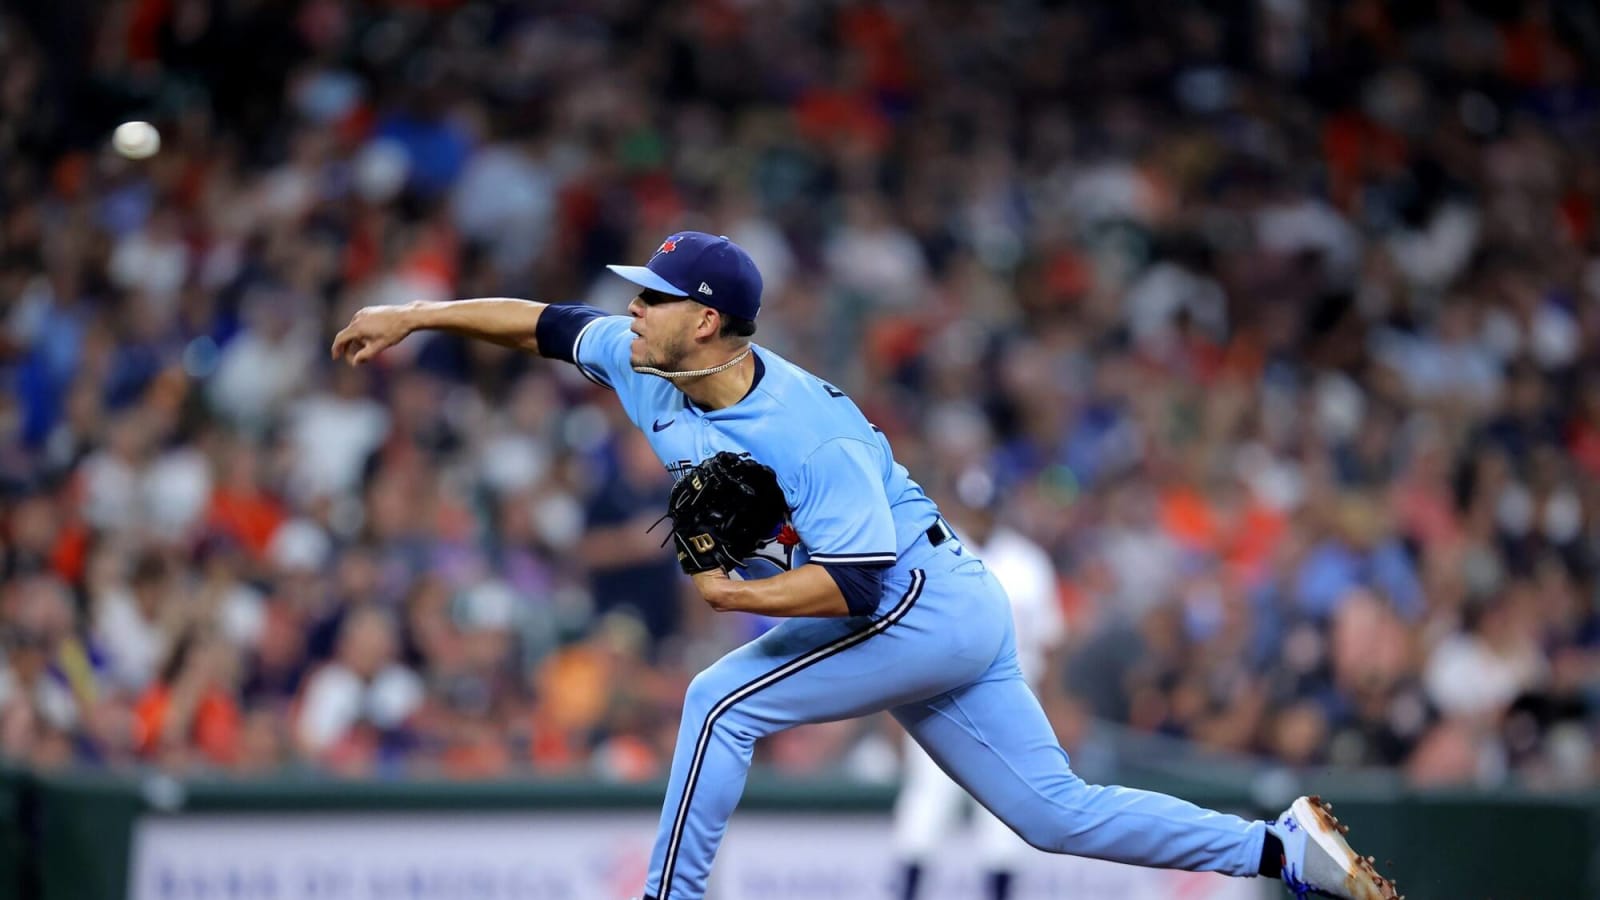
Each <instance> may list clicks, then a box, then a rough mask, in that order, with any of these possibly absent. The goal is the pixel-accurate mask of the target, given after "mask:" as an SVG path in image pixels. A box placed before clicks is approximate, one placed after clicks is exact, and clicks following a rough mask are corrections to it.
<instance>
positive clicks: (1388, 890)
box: [1267, 797, 1405, 900]
mask: <svg viewBox="0 0 1600 900" xmlns="http://www.w3.org/2000/svg"><path fill="white" fill-rule="evenodd" d="M1267 829H1268V830H1269V831H1271V832H1272V833H1273V834H1274V835H1276V836H1277V838H1278V840H1279V841H1281V842H1282V843H1283V883H1284V884H1285V885H1287V886H1288V887H1289V890H1291V891H1294V895H1295V897H1296V898H1300V900H1303V898H1305V897H1309V896H1311V895H1312V894H1315V895H1317V896H1320V897H1336V898H1340V900H1405V898H1404V897H1402V896H1401V895H1400V892H1399V891H1398V890H1396V889H1395V886H1394V882H1392V881H1390V880H1389V879H1387V878H1384V877H1383V876H1382V875H1379V874H1378V869H1377V867H1376V866H1374V865H1373V860H1372V857H1370V856H1365V857H1363V856H1357V855H1356V852H1355V851H1354V850H1352V849H1350V845H1349V844H1348V843H1346V842H1345V839H1344V836H1345V835H1346V834H1348V833H1349V831H1350V826H1348V825H1341V824H1339V820H1338V819H1336V818H1334V816H1333V804H1331V803H1325V802H1323V800H1322V798H1321V797H1301V798H1300V799H1298V800H1296V801H1294V803H1292V804H1290V805H1289V808H1288V809H1286V810H1284V811H1283V815H1281V816H1279V817H1278V818H1277V819H1276V820H1275V821H1272V822H1268V823H1267Z"/></svg>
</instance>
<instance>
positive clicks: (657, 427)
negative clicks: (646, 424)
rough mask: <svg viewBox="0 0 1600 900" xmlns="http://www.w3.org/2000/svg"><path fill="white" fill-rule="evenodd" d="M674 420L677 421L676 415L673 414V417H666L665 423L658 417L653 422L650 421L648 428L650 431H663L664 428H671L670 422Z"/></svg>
mask: <svg viewBox="0 0 1600 900" xmlns="http://www.w3.org/2000/svg"><path fill="white" fill-rule="evenodd" d="M676 421H678V419H677V417H676V416H674V417H673V418H670V419H668V420H667V421H666V422H665V423H663V422H662V421H661V420H660V419H657V420H655V421H654V422H651V423H650V430H651V431H665V430H666V429H668V428H671V427H672V423H673V422H676Z"/></svg>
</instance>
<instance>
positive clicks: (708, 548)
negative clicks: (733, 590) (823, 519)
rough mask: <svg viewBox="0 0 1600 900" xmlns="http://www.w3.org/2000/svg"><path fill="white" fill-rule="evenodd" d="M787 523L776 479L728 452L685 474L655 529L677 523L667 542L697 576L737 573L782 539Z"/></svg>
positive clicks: (785, 504) (764, 468)
mask: <svg viewBox="0 0 1600 900" xmlns="http://www.w3.org/2000/svg"><path fill="white" fill-rule="evenodd" d="M788 518H789V504H788V501H786V500H785V499H784V496H783V488H781V487H779V486H778V476H777V474H776V473H774V472H773V471H772V469H771V468H770V467H768V466H765V465H762V464H761V463H759V462H756V461H755V460H754V459H751V458H750V457H749V456H746V455H740V454H737V453H730V452H728V451H726V450H725V451H723V452H721V453H718V454H717V455H715V456H712V457H709V458H707V459H704V460H701V461H700V463H699V464H698V465H696V466H695V467H694V468H692V469H689V470H688V471H687V472H685V473H683V477H682V478H679V479H678V481H677V483H676V484H674V485H673V486H672V495H671V496H670V497H669V498H668V500H667V514H666V515H664V516H662V517H661V518H660V519H657V520H656V525H660V524H661V523H662V522H664V521H666V520H667V519H671V520H672V533H671V534H669V535H668V536H667V540H669V541H673V542H675V543H676V544H677V549H678V565H680V566H682V567H683V571H685V572H687V573H689V574H690V575H694V574H696V573H699V572H708V571H710V570H712V569H718V568H720V569H722V570H723V571H732V570H733V569H736V568H738V567H739V565H740V564H741V563H742V562H743V561H744V559H745V558H746V557H748V556H750V555H751V554H753V553H755V552H756V551H757V550H759V549H761V548H762V547H765V546H766V545H767V544H769V543H771V542H772V541H773V539H774V538H776V537H778V536H779V534H780V533H781V532H780V529H781V528H782V527H783V526H784V525H785V523H786V522H787V520H788ZM650 527H651V530H654V529H655V525H652V526H650ZM790 533H793V529H790ZM662 543H663V544H664V543H666V542H665V541H663V542H662Z"/></svg>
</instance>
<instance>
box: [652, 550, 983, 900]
mask: <svg viewBox="0 0 1600 900" xmlns="http://www.w3.org/2000/svg"><path fill="white" fill-rule="evenodd" d="M924 578H925V576H924V573H923V572H921V571H920V570H915V571H913V572H912V577H911V580H910V583H909V585H908V586H907V587H906V588H905V591H904V594H903V595H902V596H900V598H899V600H898V601H897V602H896V603H895V604H894V605H893V607H892V608H891V609H889V611H888V612H887V613H886V614H885V615H883V616H882V617H880V618H874V619H864V618H851V619H790V620H788V621H786V622H784V623H783V624H781V625H779V626H778V627H777V628H774V629H773V630H772V631H769V632H767V633H766V634H764V635H762V636H761V637H760V638H757V639H756V640H754V641H752V642H750V643H749V644H746V645H745V646H743V647H740V648H739V649H737V650H735V651H733V652H732V653H730V654H728V655H727V656H725V657H723V658H722V659H721V660H719V661H717V662H716V663H715V664H714V665H712V666H711V667H710V668H708V669H706V670H705V671H704V672H701V673H700V674H699V675H697V676H695V679H694V681H693V682H691V683H690V685H689V691H688V694H687V696H686V697H685V698H684V707H683V719H682V723H681V725H680V726H679V730H678V744H677V747H676V749H675V750H674V751H673V757H672V775H671V778H670V780H669V781H668V782H667V796H666V800H665V802H664V804H663V806H662V812H661V827H660V831H659V832H658V834H657V837H656V844H655V849H654V851H653V852H652V853H651V856H650V876H649V879H648V882H647V885H646V890H647V893H648V894H649V895H650V896H652V897H655V898H657V900H700V898H702V897H704V896H705V890H706V881H707V879H708V878H709V876H710V872H711V862H712V859H713V858H714V857H715V856H716V852H717V847H718V845H719V844H720V843H721V842H722V835H723V832H724V831H725V830H726V828H727V822H728V818H729V817H730V816H731V815H732V814H733V809H734V807H735V806H736V805H738V802H739V795H740V794H741V793H742V792H743V791H744V783H745V776H746V774H747V772H748V770H749V767H750V758H751V756H752V754H753V753H754V751H755V742H756V741H757V740H758V739H760V738H762V737H765V736H767V735H769V734H774V733H776V732H779V731H782V730H784V729H786V728H789V727H791V726H794V725H799V724H803V723H807V722H829V721H834V720H837V719H846V718H851V717H854V716H860V715H864V714H866V713H870V712H876V711H878V710H882V709H888V708H890V707H892V706H896V705H898V704H901V703H904V702H906V701H907V700H908V699H910V698H912V697H926V696H932V695H934V694H938V693H941V692H943V691H946V690H948V689H949V688H950V687H951V686H953V685H956V684H961V683H963V682H965V681H970V680H971V679H973V678H976V677H978V675H980V674H981V673H982V672H983V671H984V669H985V668H986V664H985V663H983V662H979V661H978V660H977V659H976V658H973V657H971V656H970V655H969V656H968V657H967V658H962V657H961V656H960V655H959V654H954V653H941V652H937V651H938V650H939V648H941V647H943V646H945V645H946V644H947V643H948V641H946V639H945V638H943V637H942V636H941V634H940V633H938V632H935V631H933V630H932V629H930V628H929V627H927V624H926V623H923V622H921V621H920V620H919V616H918V613H920V612H921V610H916V609H914V607H916V604H917V601H918V599H919V598H920V597H921V595H922V590H923V585H924ZM908 614H910V615H909V619H908ZM902 620H906V621H902ZM974 630H976V629H974Z"/></svg>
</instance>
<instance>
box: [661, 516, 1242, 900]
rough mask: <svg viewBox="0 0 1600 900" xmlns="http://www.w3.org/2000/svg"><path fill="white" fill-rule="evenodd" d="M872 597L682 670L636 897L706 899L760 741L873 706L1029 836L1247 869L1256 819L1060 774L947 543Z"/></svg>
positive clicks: (1011, 653) (984, 604)
mask: <svg viewBox="0 0 1600 900" xmlns="http://www.w3.org/2000/svg"><path fill="white" fill-rule="evenodd" d="M884 596H885V599H884V600H883V602H882V603H880V604H879V607H878V609H877V610H876V612H875V613H874V614H873V615H872V616H871V617H869V618H838V619H791V620H788V621H786V622H784V623H783V624H781V625H779V626H778V627H776V628H774V629H773V630H771V631H769V632H767V633H766V634H764V635H762V636H761V637H759V638H757V639H756V640H754V641H751V642H750V643H748V644H746V645H744V646H743V647H740V648H739V649H737V650H734V651H733V652H732V653H729V654H728V655H727V656H724V657H723V658H722V659H721V660H718V661H717V662H716V663H715V664H713V665H712V666H711V667H710V668H708V669H706V670H705V671H704V672H701V673H700V674H699V675H697V676H696V677H695V679H694V681H693V682H692V683H690V685H689V690H688V695H687V697H686V698H685V700H684V708H683V720H682V723H681V724H680V726H679V730H678V744H677V749H676V752H675V753H674V755H673V759H672V776H671V779H670V781H669V782H668V785H667V795H666V800H665V802H664V804H663V808H662V812H661V825H660V830H659V831H658V833H657V837H656V843H655V849H654V851H653V852H652V853H651V857H650V876H649V881H648V884H647V885H646V893H647V894H648V895H649V896H651V897H655V898H658V900H700V898H702V897H704V895H705V890H706V879H707V878H708V877H709V876H710V873H711V862H712V858H713V857H714V856H715V855H716V852H717V846H718V844H720V843H721V841H722V834H723V831H724V830H725V829H726V827H727V823H728V818H729V817H730V816H731V815H732V814H733V810H734V807H735V806H736V805H738V802H739V795H740V794H741V793H742V792H743V791H744V783H745V775H746V774H747V772H748V771H749V768H750V757H751V754H752V753H753V752H754V748H755V742H756V741H757V740H758V739H760V738H762V737H765V736H767V735H769V734H773V733H776V732H779V731H782V730H784V729H786V728H790V727H792V726H795V725H801V724H805V723H808V722H826V721H833V720H837V719H846V718H852V717H855V716H863V715H867V714H869V713H874V712H878V711H879V710H884V709H887V710H890V711H891V712H892V713H893V715H894V717H895V718H896V719H898V720H899V721H900V724H901V725H903V726H905V728H906V730H907V731H908V732H909V733H910V734H911V736H912V737H914V738H915V739H916V740H917V742H918V743H920V744H921V745H922V746H923V747H924V748H926V749H927V751H928V754H929V755H930V756H932V757H933V759H934V760H935V761H936V762H938V764H939V765H940V766H941V767H942V768H943V769H944V770H945V771H946V772H948V773H949V774H950V776H951V777H952V778H953V779H955V781H956V782H957V783H959V784H960V785H961V786H962V787H964V788H966V789H967V791H968V792H970V793H971V794H972V796H973V797H975V798H976V799H977V800H978V802H980V803H982V804H983V805H984V806H985V807H987V808H988V809H989V810H990V811H991V812H993V813H994V814H995V815H996V816H998V817H999V818H1000V820H1001V821H1003V822H1005V823H1006V824H1007V825H1009V826H1011V828H1013V829H1014V830H1015V831H1016V832H1017V834H1019V835H1021V836H1022V838H1023V839H1024V840H1026V841H1027V842H1028V843H1029V844H1032V845H1033V846H1035V847H1038V848H1039V849H1041V850H1047V851H1050V852H1052V853H1071V854H1074V855H1077V856H1089V857H1096V858H1099V859H1109V860H1115V861H1117V862H1124V863H1132V864H1134V865H1141V866H1156V867H1162V868H1174V869H1190V870H1196V871H1215V872H1223V873H1226V874H1229V875H1238V876H1253V875H1255V874H1256V873H1257V869H1258V866H1259V865H1260V861H1261V850H1262V842H1263V839H1264V837H1265V834H1266V826H1265V824H1264V823H1262V822H1250V821H1246V820H1245V819H1241V818H1239V817H1237V816H1232V815H1227V814H1224V813H1218V812H1213V811H1211V810H1206V809H1202V808H1200V807H1198V806H1195V805H1194V804H1192V803H1189V802H1187V801H1184V800H1179V799H1177V798H1175V797H1168V796H1166V795H1164V794H1156V793H1151V792H1149V791H1138V790H1133V789H1130V788H1123V787H1114V786H1106V787H1102V786H1098V785H1090V784H1085V783H1084V782H1083V780H1082V779H1080V778H1079V777H1078V776H1077V775H1075V774H1073V772H1072V769H1071V767H1070V766H1069V764H1068V760H1067V754H1066V751H1064V750H1062V749H1061V746H1060V745H1059V744H1058V743H1057V742H1056V738H1055V733H1054V731H1053V730H1052V729H1051V727H1050V723H1049V721H1048V720H1047V719H1046V718H1045V715H1044V712H1043V710H1041V709H1040V707H1039V702H1038V700H1037V699H1036V698H1035V697H1034V695H1033V693H1032V692H1031V691H1030V690H1029V689H1028V686H1027V684H1026V683H1025V682H1024V681H1023V679H1022V673H1021V671H1020V670H1019V669H1018V667H1017V657H1016V648H1015V645H1014V635H1013V633H1012V621H1011V612H1010V606H1009V605H1008V603H1007V600H1006V597H1005V593H1004V591H1003V590H1002V588H1001V587H1000V585H999V583H998V582H997V581H995V579H994V577H993V576H992V575H990V574H989V572H988V570H987V569H985V568H984V567H983V564H982V563H981V562H980V561H978V560H977V559H976V558H974V557H973V556H972V555H971V554H970V553H967V552H966V551H964V550H962V549H961V548H960V545H959V542H958V541H955V540H951V541H946V542H945V543H944V544H941V545H940V546H939V547H931V546H929V545H928V543H927V541H926V539H919V540H918V542H917V543H916V545H914V546H913V548H912V549H911V550H910V551H908V552H907V553H906V554H905V555H904V556H902V559H901V563H900V564H899V565H897V566H896V567H895V568H894V570H892V573H891V574H890V576H889V577H888V578H887V579H886V580H885V591H884ZM818 862H819V863H821V862H824V860H818Z"/></svg>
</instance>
